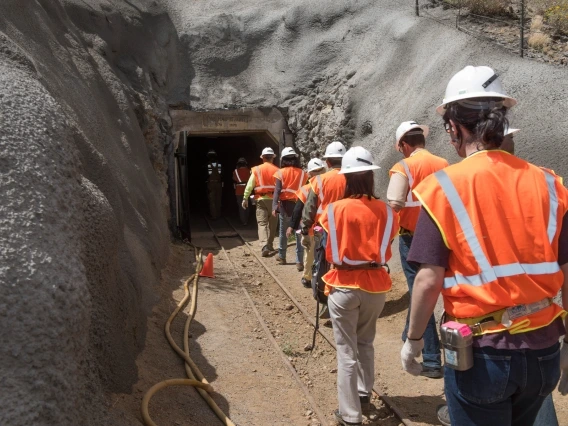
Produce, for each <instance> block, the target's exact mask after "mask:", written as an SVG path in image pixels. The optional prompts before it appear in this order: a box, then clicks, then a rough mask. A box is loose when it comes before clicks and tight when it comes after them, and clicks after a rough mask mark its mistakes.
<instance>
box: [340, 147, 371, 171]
mask: <svg viewBox="0 0 568 426" xmlns="http://www.w3.org/2000/svg"><path fill="white" fill-rule="evenodd" d="M377 169H380V167H379V166H377V165H376V164H375V163H374V162H373V156H372V155H371V153H370V152H369V151H367V150H366V149H365V148H363V147H362V146H354V147H353V148H351V149H350V150H349V151H347V152H346V153H345V155H344V156H343V159H342V160H341V170H340V172H339V173H340V174H345V173H356V172H365V171H367V170H377Z"/></svg>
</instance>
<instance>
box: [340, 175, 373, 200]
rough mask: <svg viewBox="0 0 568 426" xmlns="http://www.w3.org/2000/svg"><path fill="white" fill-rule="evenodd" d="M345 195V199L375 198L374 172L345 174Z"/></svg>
mask: <svg viewBox="0 0 568 426" xmlns="http://www.w3.org/2000/svg"><path fill="white" fill-rule="evenodd" d="M344 176H345V180H346V182H347V184H346V185H345V195H344V196H343V198H349V197H353V198H361V197H363V196H366V197H367V198H368V199H369V200H370V199H372V198H374V192H375V177H374V175H373V171H372V170H367V171H366V172H358V173H345V175H344Z"/></svg>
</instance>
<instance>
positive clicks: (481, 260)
mask: <svg viewBox="0 0 568 426" xmlns="http://www.w3.org/2000/svg"><path fill="white" fill-rule="evenodd" d="M414 193H415V194H416V195H417V196H418V198H419V199H420V201H421V202H422V206H423V207H424V208H425V209H426V210H427V211H428V213H430V216H431V217H432V218H433V219H434V221H435V222H436V224H437V225H438V228H439V229H440V232H441V234H442V237H443V239H444V242H445V244H446V245H447V247H448V248H449V249H450V250H451V252H450V258H449V267H448V269H447V270H446V276H445V279H444V288H443V290H442V295H443V297H444V307H445V309H446V312H448V313H449V314H450V315H452V316H454V317H456V318H477V317H480V316H483V315H486V314H489V313H492V312H496V311H499V310H502V309H505V308H509V307H514V306H517V305H523V304H530V303H535V302H539V301H541V300H543V299H546V298H552V297H554V296H556V294H557V293H558V291H559V290H560V288H561V287H562V283H563V280H564V278H563V274H562V271H561V270H560V267H559V265H558V237H559V235H560V230H561V226H562V219H563V217H564V215H565V214H566V211H567V210H568V193H567V191H566V189H565V188H564V186H562V183H561V182H560V179H559V178H558V177H557V176H555V175H553V174H551V173H549V172H547V171H545V170H542V169H540V168H538V167H536V166H533V165H532V164H530V163H528V162H526V161H524V160H521V159H520V158H518V157H515V156H513V155H511V154H509V153H507V152H505V151H501V150H492V151H480V152H478V153H475V154H473V155H471V156H469V157H468V158H466V159H465V160H463V161H462V162H461V163H458V164H455V165H453V166H450V167H448V168H446V169H444V170H441V171H438V172H436V173H434V174H433V175H432V176H430V177H428V178H427V179H425V180H424V181H423V182H422V183H421V184H420V185H419V186H418V187H417V188H416V189H415V190H414ZM561 315H562V316H563V315H565V311H563V309H562V308H561V307H560V306H558V305H556V304H551V305H550V306H548V307H547V308H545V309H543V310H541V311H538V312H535V313H534V314H532V315H528V316H522V317H520V318H517V319H514V320H513V321H512V324H511V325H510V326H509V327H508V328H507V330H508V331H509V332H510V333H513V334H515V333H523V332H526V331H530V330H535V329H538V328H541V327H544V326H546V325H548V324H550V323H551V322H552V321H554V319H556V318H557V317H558V316H561ZM505 329H506V328H505V326H503V325H498V326H496V327H493V328H491V329H489V330H488V331H486V332H490V333H491V332H498V331H502V330H505Z"/></svg>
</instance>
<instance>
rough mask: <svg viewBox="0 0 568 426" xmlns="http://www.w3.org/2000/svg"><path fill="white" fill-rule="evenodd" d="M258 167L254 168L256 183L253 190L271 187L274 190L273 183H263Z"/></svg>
mask: <svg viewBox="0 0 568 426" xmlns="http://www.w3.org/2000/svg"><path fill="white" fill-rule="evenodd" d="M258 167H260V166H258ZM258 167H255V168H254V176H255V178H256V183H257V186H255V187H254V190H255V191H258V190H259V189H271V190H272V191H274V188H275V186H274V185H264V182H263V181H262V171H261V170H260V169H259V168H258ZM272 191H269V192H272Z"/></svg>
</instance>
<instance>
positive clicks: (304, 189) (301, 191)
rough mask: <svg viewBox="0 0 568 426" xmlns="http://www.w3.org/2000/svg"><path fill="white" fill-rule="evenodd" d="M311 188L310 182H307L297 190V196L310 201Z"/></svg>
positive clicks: (304, 201)
mask: <svg viewBox="0 0 568 426" xmlns="http://www.w3.org/2000/svg"><path fill="white" fill-rule="evenodd" d="M310 189H311V185H310V184H309V183H307V184H305V185H304V186H302V187H301V188H300V189H298V190H297V191H296V197H298V200H300V201H301V202H302V203H304V204H306V201H308V194H309V193H310Z"/></svg>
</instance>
